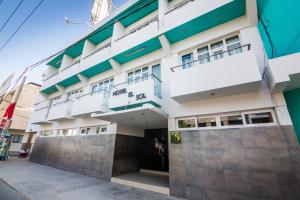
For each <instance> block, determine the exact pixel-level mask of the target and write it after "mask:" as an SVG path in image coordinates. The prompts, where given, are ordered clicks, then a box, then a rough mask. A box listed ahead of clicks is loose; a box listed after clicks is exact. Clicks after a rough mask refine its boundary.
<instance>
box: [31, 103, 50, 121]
mask: <svg viewBox="0 0 300 200" xmlns="http://www.w3.org/2000/svg"><path fill="white" fill-rule="evenodd" d="M48 113H49V101H43V102H40V103H37V104H35V105H34V110H33V113H32V117H31V123H32V124H37V125H39V124H44V123H48V120H47V117H48Z"/></svg>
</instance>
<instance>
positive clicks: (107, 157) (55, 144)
mask: <svg viewBox="0 0 300 200" xmlns="http://www.w3.org/2000/svg"><path fill="white" fill-rule="evenodd" d="M115 137H116V136H115V135H112V134H105V135H86V136H65V137H61V136H58V137H38V138H36V140H35V144H34V147H33V150H32V154H31V157H30V160H31V161H33V162H37V163H40V164H43V165H48V166H51V167H55V168H58V169H63V170H67V171H71V172H76V173H80V174H84V175H87V176H91V177H95V178H100V179H104V180H108V181H110V178H111V175H112V165H113V156H114V147H115Z"/></svg>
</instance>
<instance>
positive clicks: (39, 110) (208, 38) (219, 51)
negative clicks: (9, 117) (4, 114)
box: [31, 0, 300, 199]
mask: <svg viewBox="0 0 300 200" xmlns="http://www.w3.org/2000/svg"><path fill="white" fill-rule="evenodd" d="M267 66H268V59H267V56H266V55H265V50H264V46H263V42H262V39H261V37H260V33H259V29H258V17H257V4H256V1H254V0H235V1H231V0H214V1H211V0H188V1H181V0H172V1H169V0H139V1H138V0H133V1H128V2H127V3H126V4H125V5H123V6H122V7H121V8H119V9H118V10H117V11H116V12H114V13H112V14H111V15H109V16H108V17H107V18H105V19H104V21H102V22H101V23H99V24H98V25H97V26H96V28H95V30H93V31H91V32H89V33H88V34H86V35H85V36H84V37H82V38H80V40H79V41H78V42H76V43H74V44H72V45H71V46H69V47H68V48H66V50H65V51H64V52H63V53H61V54H59V55H58V56H56V57H55V58H53V59H52V60H51V61H49V62H48V69H47V71H46V72H45V74H44V77H43V78H44V81H43V84H42V87H41V90H40V94H41V95H40V96H39V97H38V99H37V103H36V105H35V111H34V114H33V117H32V119H31V121H32V123H34V124H36V125H40V128H41V131H40V136H41V137H38V138H37V139H36V142H35V146H34V148H33V153H32V156H31V160H32V161H35V162H38V163H41V164H46V165H50V166H53V167H57V168H61V169H65V170H70V171H73V172H78V173H82V174H85V175H88V176H93V177H97V178H101V179H105V180H108V181H114V182H119V183H128V182H130V181H129V180H128V177H131V176H134V175H132V173H134V172H139V171H141V172H143V173H145V172H146V173H149V170H150V173H152V174H153V173H156V174H163V175H165V176H167V179H163V178H161V179H158V180H157V181H156V183H157V185H158V186H157V185H155V186H153V187H152V189H153V190H156V191H157V190H159V191H160V192H164V193H168V192H170V194H171V195H174V196H180V197H186V198H188V199H222V198H221V197H224V196H226V198H227V199H249V198H252V197H255V198H266V199H280V198H286V199H295V198H296V199H297V198H298V197H300V195H299V186H300V184H299V183H300V180H299V176H298V177H297V174H299V167H298V168H297V166H300V165H299V159H298V158H299V154H300V153H299V145H298V143H297V140H296V137H295V132H294V129H293V126H292V122H291V119H290V115H289V112H288V108H287V105H286V101H285V98H284V94H283V93H282V91H272V90H270V89H269V87H268V84H271V81H270V80H268V78H267V77H269V72H268V70H267ZM44 136H49V137H44ZM157 171H159V172H157ZM131 178H132V177H131ZM141 180H144V178H142V179H139V181H141ZM131 181H132V179H131ZM139 181H137V182H138V183H135V184H134V185H135V186H137V187H143V185H145V184H141V183H139ZM165 181H166V182H165ZM149 182H152V183H154V182H155V181H153V180H152V179H151V181H149ZM150 185H151V184H150ZM149 188H151V187H150V186H149V187H147V189H149Z"/></svg>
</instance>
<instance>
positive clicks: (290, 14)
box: [257, 0, 300, 58]
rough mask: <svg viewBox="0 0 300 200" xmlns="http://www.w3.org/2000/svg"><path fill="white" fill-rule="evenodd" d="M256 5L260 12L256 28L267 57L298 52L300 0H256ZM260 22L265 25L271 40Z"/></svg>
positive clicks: (299, 49) (299, 42)
mask: <svg viewBox="0 0 300 200" xmlns="http://www.w3.org/2000/svg"><path fill="white" fill-rule="evenodd" d="M257 7H258V12H259V13H260V21H259V23H258V29H259V31H260V34H261V37H262V40H263V42H264V46H265V49H266V51H267V54H268V57H269V58H276V57H280V56H284V55H288V54H292V53H297V52H300V0H257ZM262 22H264V24H265V25H266V30H267V32H268V33H269V36H270V39H271V42H270V40H269V39H268V37H267V34H266V30H265V29H264V27H263V25H262ZM271 43H272V44H273V55H272V48H271Z"/></svg>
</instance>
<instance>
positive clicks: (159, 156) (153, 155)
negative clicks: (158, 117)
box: [141, 129, 169, 172]
mask: <svg viewBox="0 0 300 200" xmlns="http://www.w3.org/2000/svg"><path fill="white" fill-rule="evenodd" d="M141 165H142V166H141V168H143V169H148V170H156V171H164V172H168V171H169V152H168V129H145V138H144V147H143V158H142V160H141Z"/></svg>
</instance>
